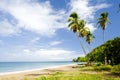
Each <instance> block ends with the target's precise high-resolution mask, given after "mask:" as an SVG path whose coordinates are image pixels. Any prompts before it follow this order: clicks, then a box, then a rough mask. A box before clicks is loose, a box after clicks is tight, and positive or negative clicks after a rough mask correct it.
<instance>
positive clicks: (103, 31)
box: [103, 30, 107, 65]
mask: <svg viewBox="0 0 120 80" xmlns="http://www.w3.org/2000/svg"><path fill="white" fill-rule="evenodd" d="M103 43H104V44H105V32H104V30H103ZM105 65H107V55H106V53H105Z"/></svg>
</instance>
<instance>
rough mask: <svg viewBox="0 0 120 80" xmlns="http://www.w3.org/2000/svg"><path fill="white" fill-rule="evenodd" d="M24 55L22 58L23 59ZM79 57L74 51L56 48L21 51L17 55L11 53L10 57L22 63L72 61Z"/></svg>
mask: <svg viewBox="0 0 120 80" xmlns="http://www.w3.org/2000/svg"><path fill="white" fill-rule="evenodd" d="M23 55H24V57H23ZM77 56H79V55H78V54H76V52H75V51H71V50H65V49H58V48H56V49H55V48H49V49H36V50H31V49H27V48H26V49H23V50H21V51H18V53H12V54H11V57H13V58H14V59H16V58H17V59H16V60H20V61H21V60H23V61H26V60H27V61H41V60H42V61H48V60H51V61H53V60H54V61H58V60H66V61H67V60H72V59H73V58H76V57H77Z"/></svg>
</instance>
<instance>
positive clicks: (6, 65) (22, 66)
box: [0, 61, 75, 73]
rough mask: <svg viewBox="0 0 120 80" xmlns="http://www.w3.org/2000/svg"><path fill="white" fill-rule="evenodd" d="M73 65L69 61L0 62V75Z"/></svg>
mask: <svg viewBox="0 0 120 80" xmlns="http://www.w3.org/2000/svg"><path fill="white" fill-rule="evenodd" d="M69 64H75V63H74V62H71V61H43V62H0V73H7V72H16V71H24V70H32V69H44V68H49V67H55V66H62V65H69Z"/></svg>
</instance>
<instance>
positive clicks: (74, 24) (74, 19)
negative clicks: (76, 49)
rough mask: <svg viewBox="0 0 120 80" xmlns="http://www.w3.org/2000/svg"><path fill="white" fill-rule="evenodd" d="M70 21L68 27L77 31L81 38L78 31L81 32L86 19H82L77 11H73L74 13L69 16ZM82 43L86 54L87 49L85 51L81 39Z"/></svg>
mask: <svg viewBox="0 0 120 80" xmlns="http://www.w3.org/2000/svg"><path fill="white" fill-rule="evenodd" d="M68 22H69V25H68V28H70V30H71V31H73V32H74V33H76V35H77V37H78V39H79V34H78V33H79V32H80V30H81V29H82V28H83V27H85V21H84V20H80V19H79V17H78V14H77V13H76V12H73V13H71V14H70V16H69V18H68ZM79 41H80V40H79ZM80 45H81V48H82V50H83V52H84V54H85V55H86V51H85V49H84V47H83V45H82V42H81V41H80Z"/></svg>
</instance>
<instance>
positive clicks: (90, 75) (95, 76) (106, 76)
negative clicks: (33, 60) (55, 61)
mask: <svg viewBox="0 0 120 80" xmlns="http://www.w3.org/2000/svg"><path fill="white" fill-rule="evenodd" d="M35 80H120V77H119V76H115V75H112V74H110V73H109V72H106V71H105V72H104V71H101V72H97V71H94V67H91V66H89V67H81V68H76V70H74V71H72V70H71V71H68V72H56V73H55V74H53V75H48V76H41V77H39V78H35Z"/></svg>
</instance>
